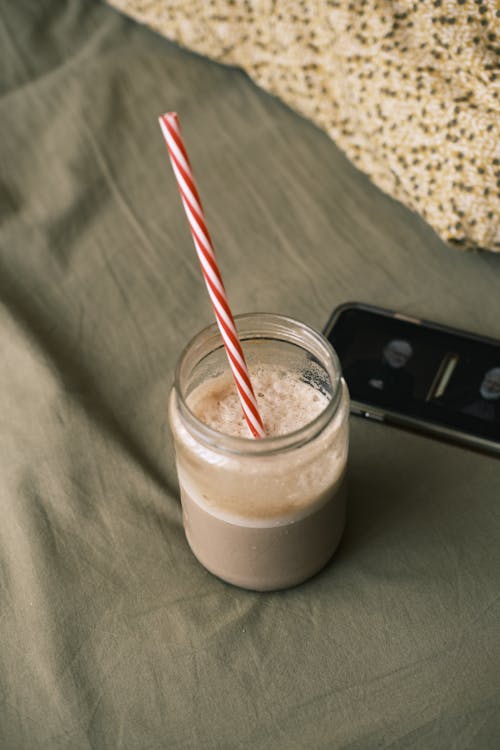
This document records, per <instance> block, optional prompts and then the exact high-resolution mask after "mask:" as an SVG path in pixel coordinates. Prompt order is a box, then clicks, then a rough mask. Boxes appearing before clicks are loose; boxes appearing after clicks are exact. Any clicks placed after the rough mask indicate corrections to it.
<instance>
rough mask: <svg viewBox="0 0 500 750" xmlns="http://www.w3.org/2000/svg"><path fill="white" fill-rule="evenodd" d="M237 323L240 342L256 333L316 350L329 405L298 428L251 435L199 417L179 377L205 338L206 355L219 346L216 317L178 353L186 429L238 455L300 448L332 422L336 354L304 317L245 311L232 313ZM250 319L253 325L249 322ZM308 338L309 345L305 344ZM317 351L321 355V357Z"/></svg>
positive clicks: (337, 388)
mask: <svg viewBox="0 0 500 750" xmlns="http://www.w3.org/2000/svg"><path fill="white" fill-rule="evenodd" d="M234 321H235V325H236V328H237V330H238V334H239V336H240V340H241V341H242V342H244V341H249V340H255V339H263V338H264V339H275V340H277V341H284V342H289V343H292V344H295V345H297V346H299V347H300V348H302V349H304V350H306V351H308V352H309V353H314V355H315V356H316V357H317V358H318V360H319V361H320V364H321V366H322V367H323V368H324V369H325V370H326V372H327V374H328V377H329V380H330V383H331V387H332V395H331V398H330V399H329V401H328V404H327V406H326V407H325V408H324V409H323V411H321V412H320V413H319V414H318V415H317V416H316V417H314V419H312V420H311V421H310V422H306V424H305V425H302V426H301V427H299V428H298V429H297V430H294V431H293V432H288V433H285V434H284V435H275V436H268V437H264V438H259V439H255V438H253V437H240V436H236V435H228V434H227V433H224V432H220V431H219V430H216V429H214V428H213V427H210V426H209V425H207V424H205V423H204V422H202V421H201V420H200V419H199V418H198V417H197V416H196V415H195V414H194V412H193V411H192V410H191V409H190V407H189V406H188V403H187V401H186V397H185V393H184V389H183V388H182V379H183V376H184V375H185V370H186V368H188V369H189V365H190V359H192V358H193V356H194V359H195V362H194V365H193V366H192V367H191V370H192V369H193V367H194V366H196V364H198V363H199V362H200V361H201V359H202V358H203V357H198V359H196V354H197V353H199V352H201V351H205V350H206V349H207V346H208V345H209V344H212V347H211V348H209V349H208V351H205V354H204V356H207V355H208V354H210V353H212V352H213V351H215V350H217V349H223V348H224V344H223V342H222V337H221V335H220V332H219V329H218V327H217V324H216V323H212V324H211V325H209V326H206V327H205V328H203V329H202V330H201V331H199V332H198V333H197V334H195V335H194V336H193V338H192V339H191V340H190V341H189V342H188V343H187V344H186V346H185V347H184V349H183V350H182V352H181V355H180V357H179V360H178V363H177V366H176V369H175V379H174V392H175V400H176V406H177V408H178V410H179V412H180V414H181V415H182V417H183V418H184V420H185V421H186V422H187V424H188V425H189V429H190V431H191V432H192V433H193V434H194V436H195V437H196V439H197V440H199V441H200V442H202V443H204V444H206V445H208V446H209V447H210V448H212V449H216V450H218V451H220V452H223V453H237V454H239V455H240V456H241V455H244V454H247V455H251V456H257V455H258V456H267V455H273V454H276V453H278V452H282V451H284V450H289V449H292V448H298V447H300V446H301V445H303V444H304V443H306V442H309V441H310V440H312V439H313V438H315V437H316V436H317V435H319V434H320V433H321V432H322V430H323V429H324V427H326V425H327V424H329V423H330V421H331V419H332V418H333V417H334V415H335V414H336V412H337V408H338V406H339V403H340V400H341V398H340V397H341V392H342V382H341V380H342V378H341V367H340V362H339V360H338V357H337V355H336V353H335V350H334V349H333V347H332V345H331V344H330V342H329V341H328V339H327V338H326V337H325V336H324V335H323V334H322V333H320V332H319V331H317V330H315V329H314V328H311V326H309V325H307V324H306V323H302V322H301V321H299V320H297V319H295V318H292V317H290V316H287V315H281V314H279V313H243V314H240V315H235V317H234ZM252 324H253V325H252ZM308 342H309V344H310V346H309V347H308V346H307V343H308ZM311 349H314V350H315V351H314V352H311ZM318 351H320V352H321V354H322V355H323V356H322V357H321V359H320V358H319V356H318Z"/></svg>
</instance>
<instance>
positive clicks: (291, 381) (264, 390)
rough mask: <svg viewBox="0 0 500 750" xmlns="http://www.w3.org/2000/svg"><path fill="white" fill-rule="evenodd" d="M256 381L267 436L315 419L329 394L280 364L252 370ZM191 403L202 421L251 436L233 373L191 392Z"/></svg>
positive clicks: (298, 427)
mask: <svg viewBox="0 0 500 750" xmlns="http://www.w3.org/2000/svg"><path fill="white" fill-rule="evenodd" d="M252 383H253V387H254V391H255V395H256V397H257V403H258V406H259V412H260V415H261V417H262V419H263V422H264V426H265V428H266V436H267V437H276V436H278V435H286V434H287V433H289V432H295V430H298V429H300V428H301V427H303V426H304V425H306V424H308V422H312V420H313V419H315V418H316V417H317V416H318V415H319V414H321V412H322V411H324V409H326V407H327V405H328V401H329V399H328V397H327V396H326V395H324V394H323V393H321V392H320V391H318V390H317V389H316V388H313V387H311V386H310V385H309V384H308V383H306V382H304V380H300V379H298V378H297V376H296V375H294V374H292V373H289V372H286V371H285V370H283V369H280V368H276V367H270V366H267V367H259V368H256V369H253V370H252ZM188 405H189V407H190V408H191V410H192V411H193V413H194V414H195V415H196V416H197V417H198V419H199V420H200V421H201V422H204V423H205V424H206V425H208V426H209V427H212V428H213V429H214V430H217V431H218V432H223V433H224V434H226V435H233V436H235V437H245V438H251V437H252V435H251V432H250V429H249V428H248V425H247V423H246V420H245V418H244V416H243V414H242V411H241V404H240V400H239V398H238V394H237V392H236V389H235V387H234V382H233V380H232V378H231V376H230V374H229V373H225V374H222V375H219V376H218V377H215V378H212V379H211V380H209V381H206V382H205V383H203V384H202V385H200V386H198V388H196V389H195V391H193V393H191V394H190V396H189V398H188Z"/></svg>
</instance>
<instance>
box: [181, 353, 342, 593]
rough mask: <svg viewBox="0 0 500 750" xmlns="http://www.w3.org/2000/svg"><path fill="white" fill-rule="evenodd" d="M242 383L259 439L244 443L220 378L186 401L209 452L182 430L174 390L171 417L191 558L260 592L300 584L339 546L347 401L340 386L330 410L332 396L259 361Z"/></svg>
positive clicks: (232, 394)
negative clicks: (207, 434)
mask: <svg viewBox="0 0 500 750" xmlns="http://www.w3.org/2000/svg"><path fill="white" fill-rule="evenodd" d="M251 379H252V384H253V387H254V391H255V394H256V397H257V401H258V405H259V411H260V413H261V416H262V418H263V421H264V425H265V427H266V436H267V437H266V438H265V439H264V440H259V441H254V440H253V439H252V438H251V435H250V431H249V429H248V426H247V424H246V422H245V420H244V418H243V415H242V411H241V406H240V404H239V400H238V396H237V393H236V390H235V387H234V383H233V381H232V377H231V375H230V374H229V372H227V371H226V372H225V373H223V374H221V375H218V376H216V377H211V378H208V379H206V380H204V381H203V382H201V383H200V384H199V385H197V386H196V387H195V388H194V389H193V390H192V391H191V393H190V394H189V396H188V397H187V399H186V403H187V406H188V408H189V410H190V411H191V413H192V414H193V415H194V416H195V417H196V418H197V419H198V420H199V421H200V422H201V423H203V424H204V425H208V427H210V428H212V430H215V431H216V433H212V437H213V436H215V438H214V440H213V441H212V444H211V445H207V443H206V442H205V441H204V440H203V439H198V438H197V436H196V435H195V434H193V431H190V430H188V429H187V428H186V425H185V423H184V420H183V419H182V418H181V415H180V413H179V409H178V405H177V403H176V394H175V392H173V393H172V396H171V404H170V419H171V426H172V430H173V433H174V437H175V443H176V460H177V471H178V476H179V484H180V489H181V500H182V507H183V519H184V528H185V532H186V537H187V540H188V542H189V545H190V547H191V549H192V551H193V553H194V554H195V556H196V557H197V558H198V560H199V561H200V562H201V563H202V564H203V565H204V566H205V567H206V568H207V569H208V570H210V571H211V572H212V573H214V574H215V575H217V576H219V577H221V578H223V579H224V580H226V581H229V582H230V583H234V584H236V585H238V586H243V587H245V588H250V589H255V590H261V591H264V590H272V589H278V588H285V587H288V586H291V585H294V584H297V583H300V582H301V581H303V580H305V579H306V578H309V577H310V576H311V575H313V574H314V573H316V572H317V571H318V570H319V569H320V568H322V567H323V566H324V565H325V564H326V562H327V561H328V560H329V559H330V557H331V556H332V554H333V552H334V551H335V548H336V547H337V545H338V542H339V541H340V537H341V535H342V531H343V528H344V519H345V469H346V463H347V448H348V411H349V397H348V393H347V388H346V386H345V383H344V382H343V381H342V380H339V382H338V387H339V389H340V397H339V398H338V401H337V406H336V408H335V409H334V410H332V409H331V408H329V403H330V401H331V394H326V393H325V392H323V391H322V390H321V389H319V388H318V387H315V385H314V384H313V383H310V382H308V381H307V379H305V378H304V377H303V376H301V374H300V373H299V372H298V371H296V370H295V369H293V368H292V369H290V370H287V369H286V368H284V367H283V366H273V365H271V364H268V363H266V364H261V365H259V364H257V365H255V366H254V367H253V368H252V370H251ZM326 415H328V416H326ZM304 430H305V431H306V432H307V434H306V433H305V432H304ZM217 434H219V435H220V436H221V441H222V443H223V442H224V440H225V439H226V438H225V437H224V436H230V437H231V438H236V439H237V440H236V441H234V440H232V441H231V440H229V441H228V445H229V443H230V445H229V448H230V449H229V450H226V449H224V448H222V449H220V447H219V446H218V445H217V439H216V438H217ZM279 436H283V437H284V439H285V440H286V438H287V437H288V438H290V439H289V440H288V443H287V445H286V446H285V448H284V449H283V447H282V446H281V447H277V448H276V449H273V446H274V442H275V441H273V438H276V437H279ZM292 436H294V437H293V439H292ZM295 436H296V439H295ZM255 443H260V445H258V446H257V445H255ZM235 444H236V448H237V449H235ZM267 444H269V450H268V449H267ZM226 447H227V446H226Z"/></svg>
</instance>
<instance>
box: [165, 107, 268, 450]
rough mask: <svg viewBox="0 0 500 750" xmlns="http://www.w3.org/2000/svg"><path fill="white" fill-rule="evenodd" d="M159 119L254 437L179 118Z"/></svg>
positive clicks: (253, 412)
mask: <svg viewBox="0 0 500 750" xmlns="http://www.w3.org/2000/svg"><path fill="white" fill-rule="evenodd" d="M159 121H160V127H161V129H162V133H163V137H164V138H165V143H166V144H167V149H168V154H169V156H170V161H171V163H172V168H173V170H174V174H175V177H176V179H177V185H178V188H179V192H180V194H181V199H182V204H183V206H184V210H185V212H186V216H187V219H188V222H189V227H190V229H191V234H192V235H193V240H194V246H195V248H196V252H197V254H198V260H199V261H200V265H201V270H202V273H203V278H204V279H205V284H206V286H207V290H208V294H209V296H210V300H211V302H212V306H213V309H214V312H215V318H216V320H217V324H218V326H219V330H220V333H221V336H222V340H223V342H224V346H225V349H226V354H227V358H228V360H229V364H230V366H231V370H232V372H233V376H234V380H235V383H236V389H237V391H238V395H239V397H240V401H241V406H242V409H243V414H244V416H245V419H246V420H247V424H248V426H249V428H250V431H251V433H252V435H253V436H254V437H256V438H260V437H264V436H265V430H264V425H263V423H262V419H261V416H260V414H259V409H258V407H257V399H256V398H255V393H254V390H253V388H252V383H251V382H250V376H249V374H248V367H247V364H246V362H245V357H244V355H243V351H242V349H241V344H240V341H239V338H238V334H237V332H236V326H235V325H234V319H233V316H232V313H231V310H230V309H229V303H228V300H227V295H226V290H225V289H224V284H223V281H222V277H221V275H220V271H219V269H218V267H217V261H216V260H215V252H214V248H213V244H212V240H211V238H210V234H209V232H208V229H207V224H206V221H205V215H204V213H203V208H202V206H201V200H200V196H199V194H198V190H197V189H196V184H195V181H194V177H193V172H192V170H191V164H190V163H189V158H188V155H187V152H186V149H185V146H184V143H183V141H182V137H181V132H180V128H179V118H178V117H177V113H176V112H167V113H165V114H164V115H161V117H160V118H159Z"/></svg>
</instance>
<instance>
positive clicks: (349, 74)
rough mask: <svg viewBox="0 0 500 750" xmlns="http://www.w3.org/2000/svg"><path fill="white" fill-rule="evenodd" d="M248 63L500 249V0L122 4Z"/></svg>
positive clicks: (347, 145) (463, 236) (352, 150)
mask: <svg viewBox="0 0 500 750" xmlns="http://www.w3.org/2000/svg"><path fill="white" fill-rule="evenodd" d="M110 2H111V4H112V5H114V6H115V7H117V8H119V9H120V10H122V11H124V12H126V13H128V14H130V15H132V16H134V17H135V18H136V19H137V20H139V21H141V22H143V23H146V24H148V25H149V26H151V27H153V28H154V29H156V30H157V31H159V32H161V33H162V34H164V35H165V36H167V37H169V38H170V39H174V40H175V41H177V42H179V43H180V44H182V45H184V46H186V47H188V48H190V49H193V50H196V51H197V52H199V53H201V54H204V55H208V56H209V57H211V58H213V59H215V60H219V61H221V62H223V63H228V64H232V65H238V66H241V67H242V68H244V69H245V70H246V71H247V72H248V73H249V75H250V76H251V77H252V78H253V79H254V80H255V81H256V82H257V83H258V84H259V85H260V86H262V87H263V88H264V89H266V90H268V91H270V92H272V93H273V94H275V95H276V96H278V97H280V98H281V99H282V100H283V101H284V102H286V103H287V104H289V105H290V106H291V107H293V108H295V109H296V110H297V111H299V112H301V113H302V114H304V115H305V116H307V117H309V118H310V119H311V120H313V121H314V122H315V123H317V124H318V125H319V126H320V127H321V128H323V129H324V130H325V131H326V132H328V133H329V134H330V136H331V137H332V138H333V139H334V140H335V141H336V143H337V144H338V145H339V146H340V147H341V148H342V149H343V150H344V151H345V152H346V154H347V155H348V156H349V157H350V158H351V159H352V161H353V162H354V163H355V164H356V165H357V166H358V167H359V168H360V169H361V170H363V171H364V172H366V173H367V174H368V175H369V176H370V177H371V178H372V179H373V181H374V182H375V183H376V184H377V185H378V186H379V187H381V188H382V189H383V190H385V191H386V192H387V193H390V194H391V195H393V196H394V197H395V198H398V199H399V200H401V201H403V202H404V203H405V204H406V205H408V206H409V207H411V208H412V209H414V210H415V211H418V212H419V213H420V214H421V215H422V216H424V217H425V219H426V220H427V221H428V222H429V223H430V224H431V225H432V226H433V227H434V229H435V230H436V231H437V232H438V233H439V234H440V235H441V237H443V239H445V240H447V241H448V242H451V243H454V244H456V245H458V246H462V247H469V248H473V247H482V248H488V249H490V250H496V251H500V229H499V215H500V211H499V206H500V200H499V198H500V193H499V186H500V150H499V143H500V137H499V136H500V128H499V122H500V118H499V99H498V96H499V85H498V81H497V76H498V68H499V55H500V3H498V2H497V1H496V0H423V1H422V0H421V1H420V2H411V1H410V0H400V1H399V2H392V0H356V1H354V0H352V1H351V2H349V1H348V0H338V1H337V2H334V1H333V0H331V1H330V2H327V0H305V1H301V0H276V1H273V0H110Z"/></svg>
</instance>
